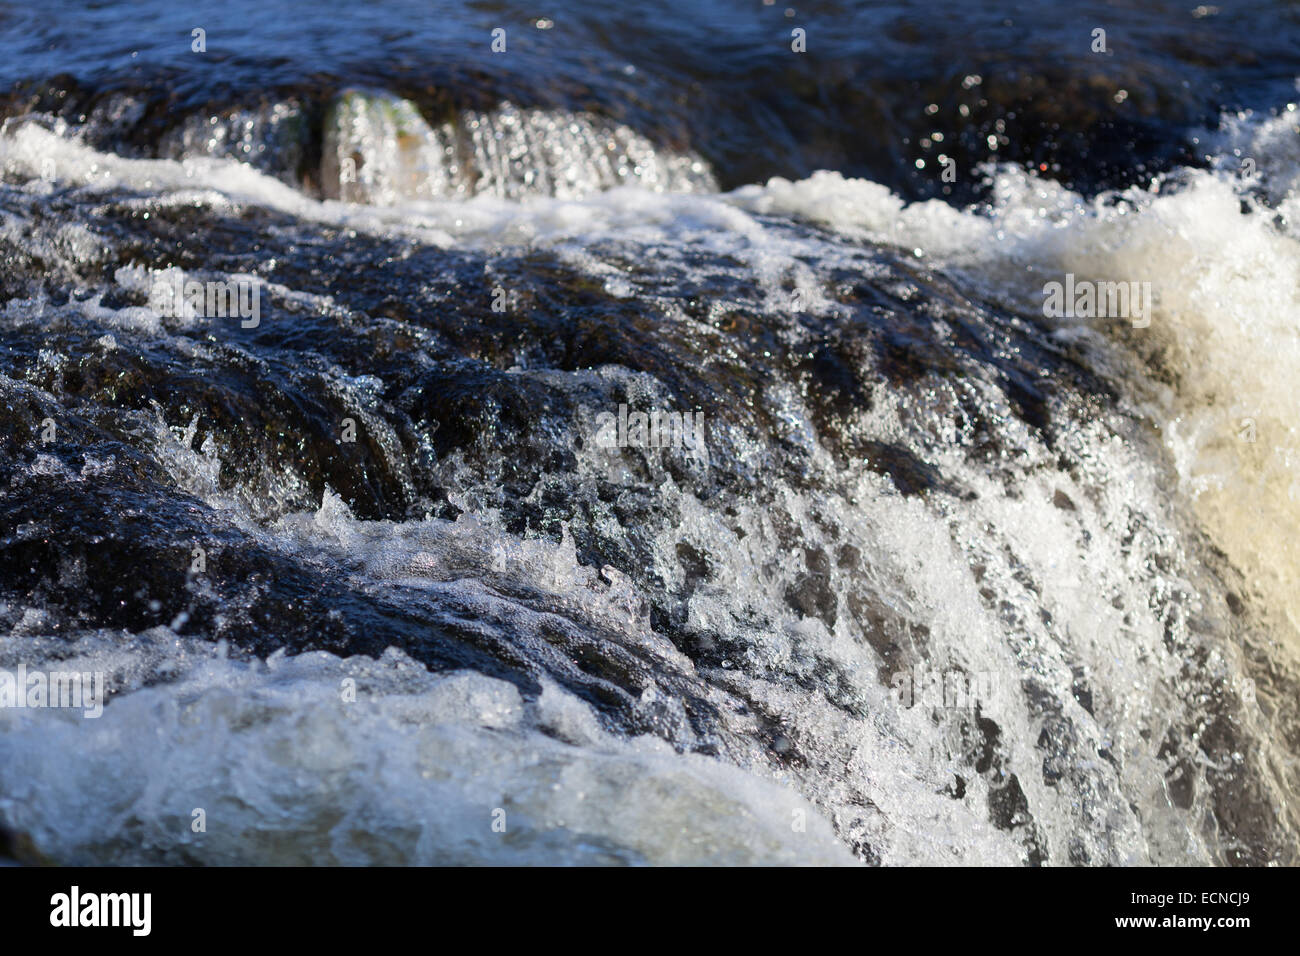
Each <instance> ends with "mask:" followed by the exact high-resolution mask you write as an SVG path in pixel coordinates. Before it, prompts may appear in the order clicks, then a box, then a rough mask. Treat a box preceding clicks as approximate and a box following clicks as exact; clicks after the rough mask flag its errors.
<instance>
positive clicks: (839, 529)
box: [0, 0, 1300, 865]
mask: <svg viewBox="0 0 1300 956" xmlns="http://www.w3.org/2000/svg"><path fill="white" fill-rule="evenodd" d="M191 6H193V7H196V8H197V11H198V12H194V11H193V10H186V11H181V10H180V9H178V8H175V7H173V6H172V5H170V4H164V3H155V2H147V3H131V4H125V3H99V4H96V5H93V6H91V7H85V6H83V5H82V4H73V3H60V2H51V3H46V4H42V5H40V7H28V6H26V5H10V4H5V5H2V6H0V84H2V85H3V89H4V90H5V92H4V96H3V105H4V114H5V116H6V117H7V119H6V120H5V122H4V126H3V129H0V170H2V173H3V181H2V182H0V257H3V264H4V268H3V272H0V342H2V343H3V349H0V672H11V673H16V672H17V671H18V669H19V668H26V669H29V670H31V671H34V672H41V673H47V672H53V671H62V672H77V673H86V674H102V675H104V679H105V681H106V686H107V699H106V701H105V704H104V707H103V712H102V715H100V716H97V717H89V716H87V715H86V713H85V712H84V710H78V709H73V708H48V707H45V708H42V707H23V708H18V707H4V708H0V825H3V827H4V828H7V830H8V831H9V834H10V836H9V837H8V838H7V842H8V845H10V846H11V849H10V851H9V852H11V853H19V855H20V856H24V858H36V857H44V858H47V859H53V860H57V861H64V862H111V863H137V862H169V863H173V862H174V863H181V862H186V863H207V864H219V863H348V864H352V863H570V862H572V863H606V862H609V863H817V864H833V863H850V864H851V863H853V862H855V861H860V862H867V863H872V864H916V863H923V864H1011V865H1015V864H1023V863H1030V864H1053V865H1057V864H1065V865H1068V864H1088V865H1105V864H1151V863H1160V864H1163V863H1192V864H1256V865H1258V864H1264V863H1280V864H1294V863H1296V862H1297V857H1298V856H1300V819H1298V818H1297V813H1298V812H1300V803H1298V802H1297V801H1296V799H1295V796H1294V794H1295V792H1296V790H1297V786H1298V785H1300V767H1298V766H1297V753H1298V752H1300V712H1298V711H1297V703H1298V700H1300V697H1298V692H1300V664H1298V660H1300V658H1298V657H1297V654H1298V652H1300V638H1298V637H1297V634H1298V633H1300V632H1298V629H1300V597H1297V595H1300V550H1298V547H1300V546H1298V545H1297V541H1300V503H1298V502H1297V497H1298V496H1300V478H1298V476H1297V466H1300V432H1298V431H1297V424H1296V423H1297V422H1300V397H1297V393H1296V391H1295V387H1294V383H1295V381H1296V380H1297V378H1298V377H1300V334H1298V333H1297V328H1298V325H1300V229H1298V227H1297V225H1296V223H1297V221H1298V220H1300V135H1298V133H1300V112H1297V107H1296V100H1297V99H1300V95H1298V94H1297V91H1296V77H1297V76H1300V44H1297V42H1296V41H1297V39H1300V13H1298V12H1297V11H1296V10H1295V8H1294V6H1292V5H1289V4H1285V3H1248V4H1242V5H1239V6H1234V7H1233V9H1232V10H1231V11H1228V10H1226V9H1225V10H1223V11H1219V10H1217V8H1214V7H1210V6H1204V7H1197V8H1195V9H1191V8H1190V7H1189V6H1188V5H1186V4H1183V5H1176V4H1172V3H1155V4H1152V3H1144V4H1141V5H1138V4H1134V5H1132V6H1130V5H1128V4H1113V3H1105V4H1103V3H1084V4H1068V5H1066V4H1061V5H1060V6H1057V5H1054V4H1045V3H1020V4H994V3H978V4H963V5H961V6H960V7H959V8H954V9H951V10H949V9H947V8H945V9H944V11H943V13H942V15H939V14H938V13H937V11H936V10H935V9H934V8H932V7H930V6H927V5H924V4H911V3H891V4H878V5H872V6H870V7H865V8H863V9H852V8H851V7H850V5H846V4H841V3H831V2H823V3H815V4H811V5H809V6H808V7H798V8H793V9H787V8H786V7H784V6H781V5H780V4H775V5H769V4H764V3H763V2H761V0H756V2H753V3H740V2H735V0H726V2H720V0H719V2H708V3H704V4H701V5H697V6H696V8H695V9H693V10H687V9H685V8H682V7H681V5H669V4H661V3H647V4H641V5H638V6H635V7H633V6H628V7H626V8H624V7H620V8H618V9H615V10H610V9H597V8H596V7H595V5H592V7H591V8H590V9H587V8H584V7H582V6H581V5H575V4H571V3H557V4H552V7H551V9H548V10H545V11H543V10H539V9H536V8H535V7H534V6H532V5H529V6H527V7H525V6H523V5H519V4H515V3H499V2H492V3H486V2H485V3H475V4H471V5H469V6H467V7H462V6H460V5H456V4H445V3H432V4H431V3H424V2H421V3H416V2H401V0H387V2H383V3H368V4H356V5H352V6H346V7H337V8H335V7H329V8H323V7H322V6H321V5H319V4H300V3H294V2H281V3H268V2H265V0H260V2H258V3H245V2H238V3H223V4H197V5H191ZM1067 11H1068V12H1067ZM1098 27H1100V28H1103V29H1105V30H1106V32H1107V39H1106V42H1107V44H1108V52H1106V53H1097V52H1094V51H1093V49H1092V45H1093V43H1094V39H1093V30H1094V29H1095V28H1098ZM195 28H201V29H203V30H204V31H205V33H204V35H203V38H204V42H205V44H206V49H205V50H204V51H203V52H195V51H194V49H193V48H192V47H193V45H195V44H196V41H195V39H194V36H193V34H192V30H193V29H195ZM497 28H502V29H504V30H505V34H504V37H505V51H504V52H501V53H494V52H493V50H492V43H493V30H495V29H497ZM796 28H798V29H803V30H805V31H806V35H805V42H806V45H807V52H806V53H796V52H794V51H793V50H792V49H791V44H792V42H793V41H792V36H791V31H792V30H794V29H796ZM947 168H951V169H952V170H953V172H954V173H955V175H950V176H948V177H945V176H944V175H943V171H944V170H945V169H947ZM1067 276H1069V277H1070V280H1069V281H1071V282H1074V281H1078V282H1121V281H1122V282H1134V283H1138V286H1139V287H1140V286H1141V284H1142V283H1148V284H1149V288H1150V290H1151V293H1152V298H1151V304H1150V308H1149V309H1148V310H1147V312H1146V314H1145V315H1142V316H1138V317H1135V320H1132V321H1131V320H1130V319H1129V318H1127V317H1113V316H1112V317H1103V318H1088V317H1069V316H1065V315H1062V316H1059V317H1052V316H1049V315H1048V312H1049V310H1045V308H1044V286H1045V284H1048V283H1051V282H1064V281H1066V277H1067ZM187 283H197V284H198V285H197V286H187ZM210 287H211V288H218V289H238V290H239V292H240V294H241V295H243V296H244V298H242V299H241V298H239V297H238V296H236V297H235V298H234V299H233V300H232V301H231V305H233V306H237V305H244V306H248V305H250V304H252V303H256V312H255V313H254V312H250V311H248V309H247V308H245V309H244V310H243V311H240V312H238V313H237V314H227V315H216V314H214V310H213V309H212V308H211V302H210V301H209V300H208V299H207V298H206V297H203V296H201V297H200V298H199V299H190V298H189V293H188V291H187V290H188V289H189V288H199V289H200V290H201V291H205V290H207V289H208V288H210ZM160 290H161V291H160ZM1137 319H1140V321H1138V320H1137ZM652 415H653V417H652ZM638 416H644V420H642V418H640V417H638ZM2 692H3V687H0V693H2ZM199 811H201V813H200V812H199ZM14 834H21V835H22V837H21V839H14V836H13V835H14ZM3 845H4V844H0V846H3ZM13 846H20V847H22V848H24V849H22V850H21V852H20V851H17V850H13V849H12V847H13ZM3 852H4V851H3V850H0V853H3Z"/></svg>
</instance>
